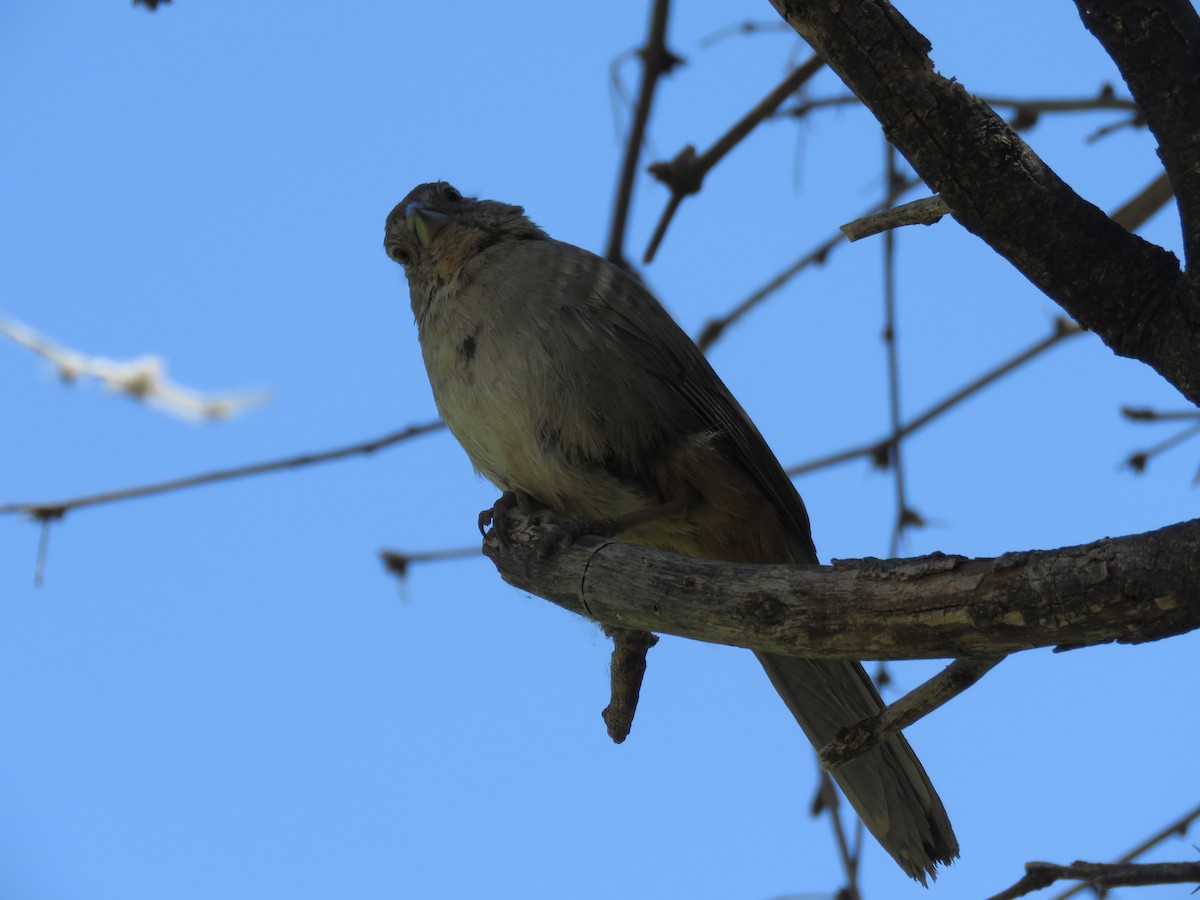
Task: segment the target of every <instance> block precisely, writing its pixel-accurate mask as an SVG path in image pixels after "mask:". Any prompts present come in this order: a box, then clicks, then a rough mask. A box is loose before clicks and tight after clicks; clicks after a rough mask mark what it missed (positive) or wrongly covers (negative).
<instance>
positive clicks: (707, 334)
mask: <svg viewBox="0 0 1200 900" xmlns="http://www.w3.org/2000/svg"><path fill="white" fill-rule="evenodd" d="M919 183H920V182H918V181H916V180H912V181H908V182H906V183H905V185H904V191H906V192H907V191H909V190H911V189H912V188H914V187H916V186H917V185H918V184H919ZM883 208H884V205H883V203H876V204H875V205H874V206H872V207H871V209H870V210H869V211H868V213H866V214H867V215H869V214H870V213H874V212H879V211H880V210H881V209H883ZM844 243H846V235H844V234H843V233H842V232H841V231H838V232H835V233H834V234H831V235H830V236H829V237H827V238H826V239H825V240H824V241H822V242H821V243H820V244H818V245H817V246H816V247H814V248H813V249H812V250H809V251H808V252H807V253H805V254H804V255H803V256H801V257H800V258H799V259H798V260H796V261H795V262H794V263H792V264H791V265H790V266H788V267H787V268H786V269H784V270H783V271H782V272H780V273H779V274H778V275H776V276H774V277H773V278H772V279H771V280H770V281H768V282H767V283H766V284H764V285H763V286H762V287H760V288H758V289H757V290H756V291H754V293H752V294H751V295H750V296H749V297H747V298H746V299H745V300H743V301H742V302H741V303H739V304H738V305H737V306H735V307H734V308H733V309H731V310H730V311H729V312H727V313H725V315H723V316H717V317H716V318H713V319H709V320H708V321H707V322H706V323H705V324H704V327H703V328H701V329H700V336H699V337H697V338H696V345H697V346H698V347H699V348H700V349H701V350H707V349H708V348H709V347H711V346H712V345H713V344H714V343H716V342H717V341H718V340H719V339H720V338H721V336H722V335H723V334H724V332H725V330H726V329H727V328H728V327H729V326H730V325H733V324H734V323H735V322H737V321H738V320H739V319H740V318H742V317H743V316H744V315H746V314H747V313H748V312H750V311H751V310H752V309H754V307H756V306H758V304H760V303H762V302H763V301H764V300H766V299H767V298H768V297H770V296H771V295H772V294H773V293H775V292H776V291H777V290H779V289H780V288H781V287H783V286H784V285H785V284H787V283H788V282H789V281H791V280H792V278H794V277H795V276H797V275H799V274H800V273H801V272H803V271H804V270H805V269H807V268H808V267H809V266H811V265H821V264H823V263H824V262H825V261H826V259H828V257H829V254H830V253H831V252H832V251H833V250H834V249H835V248H837V246H838V245H839V244H844Z"/></svg>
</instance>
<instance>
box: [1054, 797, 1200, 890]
mask: <svg viewBox="0 0 1200 900" xmlns="http://www.w3.org/2000/svg"><path fill="white" fill-rule="evenodd" d="M1197 819H1200V806H1197V807H1196V808H1195V809H1193V810H1191V811H1190V812H1187V813H1184V814H1183V815H1182V816H1180V817H1179V818H1178V819H1176V820H1175V821H1174V822H1172V823H1171V824H1170V825H1168V826H1166V827H1165V828H1163V829H1160V830H1159V831H1157V832H1155V833H1154V834H1152V835H1151V836H1150V837H1148V838H1146V840H1144V841H1142V842H1141V843H1140V844H1138V845H1137V846H1136V847H1134V848H1133V849H1132V850H1130V851H1129V852H1128V853H1126V854H1124V855H1123V856H1121V857H1119V858H1118V859H1115V860H1113V862H1117V863H1127V862H1132V861H1133V860H1135V859H1137V858H1138V857H1139V856H1141V855H1142V854H1143V853H1145V852H1146V851H1147V850H1151V849H1153V848H1154V847H1157V846H1158V845H1159V844H1161V843H1163V842H1164V841H1166V840H1167V839H1168V838H1172V837H1183V836H1184V835H1186V834H1187V833H1188V829H1189V828H1190V827H1191V826H1192V823H1193V822H1195V821H1196V820H1197ZM1088 888H1089V885H1086V884H1077V885H1075V887H1073V888H1071V889H1070V890H1067V891H1064V892H1063V893H1061V894H1059V895H1058V896H1056V897H1055V898H1054V900H1069V898H1070V897H1074V896H1075V895H1076V894H1080V893H1082V892H1083V891H1086V890H1087V889H1088Z"/></svg>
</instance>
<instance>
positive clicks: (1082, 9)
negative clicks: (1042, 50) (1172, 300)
mask: <svg viewBox="0 0 1200 900" xmlns="http://www.w3.org/2000/svg"><path fill="white" fill-rule="evenodd" d="M1075 5H1076V6H1077V7H1078V8H1079V17H1080V18H1081V19H1082V20H1083V25H1084V27H1085V28H1087V30H1088V31H1090V32H1091V33H1092V35H1093V36H1095V38H1096V39H1097V40H1098V41H1100V43H1101V45H1103V47H1104V49H1105V51H1106V52H1107V53H1108V55H1109V56H1111V57H1112V59H1113V62H1115V63H1116V64H1117V68H1119V69H1120V70H1121V75H1122V77H1124V79H1125V83H1126V84H1128V85H1129V91H1130V93H1132V94H1133V98H1134V99H1135V100H1136V101H1137V103H1138V107H1139V108H1140V109H1141V112H1142V115H1143V117H1144V118H1145V120H1146V125H1147V126H1148V127H1149V128H1150V133H1151V134H1153V135H1154V137H1155V138H1156V139H1157V140H1158V155H1159V158H1160V159H1161V160H1162V162H1163V168H1165V169H1166V170H1167V174H1168V175H1169V176H1170V178H1171V185H1172V187H1173V188H1174V189H1175V196H1176V197H1177V198H1178V201H1179V217H1180V219H1181V221H1182V224H1183V239H1184V252H1185V254H1186V258H1187V265H1188V269H1189V271H1191V272H1192V273H1193V276H1194V277H1195V276H1197V275H1200V273H1197V272H1196V271H1195V270H1196V269H1197V267H1200V167H1197V164H1196V159H1197V148H1198V147H1200V90H1198V84H1197V73H1198V72H1200V15H1197V13H1196V10H1195V9H1194V8H1193V6H1192V4H1191V3H1190V2H1188V0H1155V2H1153V3H1149V2H1145V0H1075Z"/></svg>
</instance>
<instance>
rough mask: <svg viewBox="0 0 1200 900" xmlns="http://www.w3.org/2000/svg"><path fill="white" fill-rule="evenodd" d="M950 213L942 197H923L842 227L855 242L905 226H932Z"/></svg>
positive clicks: (847, 237) (845, 233)
mask: <svg viewBox="0 0 1200 900" xmlns="http://www.w3.org/2000/svg"><path fill="white" fill-rule="evenodd" d="M949 212H950V207H949V206H947V205H946V201H945V200H943V199H942V198H941V197H940V196H938V195H934V196H932V197H923V198H921V199H920V200H913V201H912V202H911V203H902V204H900V205H899V206H893V207H891V208H889V209H886V210H884V211H883V212H880V213H875V214H874V215H870V216H863V217H862V218H861V219H855V220H854V221H852V222H847V223H846V224H845V225H843V226H841V229H840V230H841V232H842V234H844V235H846V239H847V240H849V241H851V242H854V241H858V240H862V239H863V238H865V237H871V236H872V235H876V234H879V233H880V232H883V231H888V230H890V229H893V228H903V227H904V226H905V225H932V224H934V223H935V222H940V221H941V220H942V217H943V216H945V215H947V214H948V213H949Z"/></svg>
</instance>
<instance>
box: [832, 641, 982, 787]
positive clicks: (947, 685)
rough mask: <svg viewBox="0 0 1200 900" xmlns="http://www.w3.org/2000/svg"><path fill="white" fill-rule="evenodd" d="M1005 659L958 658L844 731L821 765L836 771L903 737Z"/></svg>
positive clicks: (836, 739) (833, 742)
mask: <svg viewBox="0 0 1200 900" xmlns="http://www.w3.org/2000/svg"><path fill="white" fill-rule="evenodd" d="M1003 659H1004V657H1002V656H999V657H988V658H985V659H976V658H972V657H962V658H959V659H956V660H955V661H954V662H952V663H951V664H950V665H948V666H947V667H946V668H945V669H943V670H942V671H941V672H939V673H938V674H937V675H934V676H933V677H932V678H930V679H929V680H928V681H926V682H925V683H924V684H922V685H921V686H920V687H917V688H915V689H914V690H912V691H909V692H908V693H907V694H905V695H904V696H903V697H901V698H900V699H899V700H897V701H896V702H895V703H892V704H889V705H888V706H887V707H885V708H884V709H881V710H880V711H879V712H877V713H876V714H875V715H873V716H871V717H870V718H869V719H864V720H863V721H861V722H858V723H857V724H855V725H851V726H849V727H848V728H843V729H842V730H841V732H840V733H839V734H838V736H837V737H836V738H835V739H834V740H833V741H831V742H830V743H829V744H827V745H826V746H825V747H822V748H821V750H820V751H819V752H818V753H817V756H818V757H819V758H820V760H821V765H823V766H824V767H825V768H827V769H836V768H838V767H839V766H844V765H845V764H846V763H848V762H850V760H852V759H857V758H858V757H860V756H862V754H864V753H866V752H867V751H868V750H870V749H871V748H872V747H874V746H875V745H876V744H879V743H881V742H882V741H885V740H887V739H888V738H889V737H891V736H892V735H894V734H899V733H900V732H901V731H903V730H904V729H905V728H907V727H908V726H909V725H911V724H913V722H916V721H917V720H918V719H921V718H923V717H925V716H927V715H929V714H930V713H931V712H933V711H934V710H935V709H937V708H938V707H940V706H942V705H943V704H945V703H947V702H948V701H950V700H952V699H954V698H955V697H957V696H958V695H959V694H961V693H962V692H963V691H965V690H966V689H967V688H969V687H970V686H971V685H973V684H974V683H975V682H977V681H978V680H979V679H980V678H982V677H983V676H984V675H986V674H987V673H988V672H990V671H991V670H992V669H993V668H995V667H996V666H997V665H999V664H1000V661H1001V660H1003Z"/></svg>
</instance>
